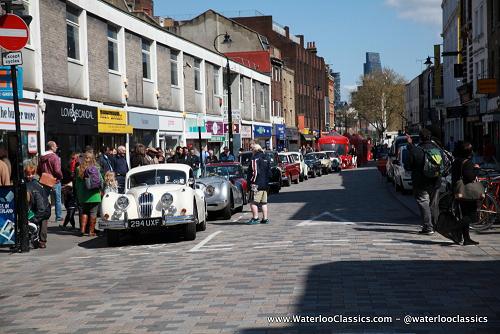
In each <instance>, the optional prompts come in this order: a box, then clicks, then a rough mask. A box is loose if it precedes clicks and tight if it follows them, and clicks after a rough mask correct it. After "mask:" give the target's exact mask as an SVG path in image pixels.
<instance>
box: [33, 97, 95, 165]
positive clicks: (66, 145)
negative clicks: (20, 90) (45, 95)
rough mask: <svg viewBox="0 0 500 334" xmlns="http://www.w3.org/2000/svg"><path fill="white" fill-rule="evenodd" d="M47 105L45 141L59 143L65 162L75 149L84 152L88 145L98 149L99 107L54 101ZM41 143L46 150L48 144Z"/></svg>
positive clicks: (63, 161)
mask: <svg viewBox="0 0 500 334" xmlns="http://www.w3.org/2000/svg"><path fill="white" fill-rule="evenodd" d="M45 104H46V108H45V115H44V116H45V140H46V141H47V142H48V141H50V140H53V141H55V142H56V143H57V145H58V147H59V149H60V157H61V163H62V164H63V165H64V164H65V163H66V162H67V161H69V157H70V155H71V154H72V153H73V152H77V153H82V152H84V151H85V148H86V147H92V148H93V149H94V151H97V150H98V148H99V143H98V132H97V108H96V107H93V106H88V105H84V104H77V103H68V102H61V101H54V100H45ZM40 144H41V146H42V150H41V151H42V152H43V151H45V143H40Z"/></svg>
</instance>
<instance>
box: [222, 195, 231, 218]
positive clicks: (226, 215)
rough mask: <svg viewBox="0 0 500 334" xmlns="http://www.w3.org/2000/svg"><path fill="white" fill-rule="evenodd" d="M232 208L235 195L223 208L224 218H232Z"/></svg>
mask: <svg viewBox="0 0 500 334" xmlns="http://www.w3.org/2000/svg"><path fill="white" fill-rule="evenodd" d="M232 208H233V196H232V195H231V196H230V200H229V203H228V204H227V206H226V207H225V208H224V209H223V210H222V218H223V219H231V216H232V215H233V214H232Z"/></svg>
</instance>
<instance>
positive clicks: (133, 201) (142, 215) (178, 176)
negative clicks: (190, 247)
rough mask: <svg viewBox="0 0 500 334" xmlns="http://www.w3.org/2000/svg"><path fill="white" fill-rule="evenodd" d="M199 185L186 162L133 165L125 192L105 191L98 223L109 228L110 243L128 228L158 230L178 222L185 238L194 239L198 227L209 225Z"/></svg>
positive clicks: (146, 230) (199, 229) (99, 225)
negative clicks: (106, 192)
mask: <svg viewBox="0 0 500 334" xmlns="http://www.w3.org/2000/svg"><path fill="white" fill-rule="evenodd" d="M200 188H201V187H198V186H197V185H196V184H195V179H194V174H193V170H192V169H191V167H189V166H187V165H184V164H159V165H149V166H142V167H136V168H133V169H131V170H130V171H129V172H128V173H127V176H126V179H125V194H117V193H108V194H106V195H104V197H103V199H102V203H101V218H100V219H99V222H98V227H99V229H101V230H106V234H107V241H108V244H109V245H110V246H114V245H118V244H119V243H120V237H121V235H122V234H123V233H126V232H131V231H145V232H148V231H151V232H158V231H163V230H166V229H168V228H169V227H172V226H178V227H179V225H183V226H180V227H182V229H183V232H184V238H185V240H194V239H195V238H196V231H197V230H198V231H204V230H205V229H206V227H207V223H206V221H207V205H206V202H205V193H204V190H203V188H201V189H200Z"/></svg>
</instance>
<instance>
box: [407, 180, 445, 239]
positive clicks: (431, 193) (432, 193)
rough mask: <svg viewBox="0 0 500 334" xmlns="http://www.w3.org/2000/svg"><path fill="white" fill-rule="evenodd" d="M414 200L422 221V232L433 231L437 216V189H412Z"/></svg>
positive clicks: (432, 187) (431, 187)
mask: <svg viewBox="0 0 500 334" xmlns="http://www.w3.org/2000/svg"><path fill="white" fill-rule="evenodd" d="M413 193H414V195H415V199H416V200H417V205H418V208H419V210H420V215H421V216H422V220H423V229H424V230H434V227H433V226H434V225H435V223H437V220H438V215H439V189H435V187H434V186H430V187H423V188H414V192H413Z"/></svg>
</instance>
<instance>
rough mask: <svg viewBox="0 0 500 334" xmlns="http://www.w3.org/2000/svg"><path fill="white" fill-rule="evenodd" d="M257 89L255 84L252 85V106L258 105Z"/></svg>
mask: <svg viewBox="0 0 500 334" xmlns="http://www.w3.org/2000/svg"><path fill="white" fill-rule="evenodd" d="M256 90H257V87H256V84H255V82H253V83H252V104H253V105H254V106H255V105H256V104H257V92H256Z"/></svg>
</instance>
